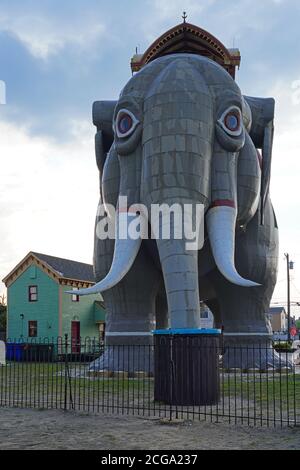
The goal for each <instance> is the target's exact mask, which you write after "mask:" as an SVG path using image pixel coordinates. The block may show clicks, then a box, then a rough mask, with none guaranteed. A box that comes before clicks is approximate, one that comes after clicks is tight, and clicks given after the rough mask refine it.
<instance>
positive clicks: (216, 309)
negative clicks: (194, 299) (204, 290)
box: [205, 299, 223, 329]
mask: <svg viewBox="0 0 300 470" xmlns="http://www.w3.org/2000/svg"><path fill="white" fill-rule="evenodd" d="M205 303H206V305H207V306H208V308H209V309H210V310H211V312H212V314H213V316H214V326H215V328H219V329H221V328H222V326H223V324H222V316H221V309H220V304H219V302H218V299H210V300H206V301H205Z"/></svg>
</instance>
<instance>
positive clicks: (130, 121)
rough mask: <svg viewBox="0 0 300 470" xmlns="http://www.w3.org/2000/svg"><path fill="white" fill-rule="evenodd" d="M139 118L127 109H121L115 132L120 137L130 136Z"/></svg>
mask: <svg viewBox="0 0 300 470" xmlns="http://www.w3.org/2000/svg"><path fill="white" fill-rule="evenodd" d="M138 123H139V120H138V119H137V118H136V117H135V116H134V114H132V112H131V111H128V110H127V109H120V111H119V112H118V114H117V117H116V124H115V132H116V134H117V136H118V137H119V138H121V139H122V138H124V137H128V136H129V135H130V134H132V133H133V131H134V129H135V128H136V126H137V125H138Z"/></svg>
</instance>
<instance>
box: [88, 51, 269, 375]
mask: <svg viewBox="0 0 300 470" xmlns="http://www.w3.org/2000/svg"><path fill="white" fill-rule="evenodd" d="M245 100H246V101H247V103H248V106H247V103H245ZM101 103H102V104H101V105H100V108H99V110H100V112H99V113H97V112H94V115H96V116H97V117H96V119H94V122H95V123H96V125H97V129H98V133H99V132H100V133H101V132H108V128H109V126H108V125H107V116H112V115H113V116H114V117H113V118H112V120H114V119H115V117H116V114H117V112H118V109H122V108H124V107H125V108H126V109H129V110H130V111H132V112H134V114H135V115H136V117H137V118H138V119H139V121H140V125H139V133H140V134H139V136H137V135H133V136H131V137H129V139H128V140H127V141H126V142H124V141H121V140H120V139H119V138H118V137H117V136H116V135H115V136H114V142H113V145H112V147H111V148H110V150H109V151H108V153H107V155H106V152H105V149H103V147H102V148H100V149H99V148H98V149H97V151H96V153H97V152H98V155H99V154H100V156H101V158H99V157H98V159H97V161H100V164H99V163H98V167H99V170H100V171H101V173H102V177H101V195H100V202H102V201H105V202H106V203H110V204H113V205H116V202H117V198H118V196H119V194H121V195H127V196H128V198H129V204H132V203H139V202H142V203H145V204H146V205H147V206H149V205H150V204H151V203H153V202H157V203H163V202H167V203H174V202H181V203H183V202H191V203H193V204H194V203H196V202H199V203H203V204H204V205H205V207H206V210H208V209H209V207H210V204H211V203H212V202H213V201H215V200H218V199H221V200H223V199H226V200H227V199H229V200H233V201H235V203H236V206H237V210H238V215H237V224H236V239H235V243H236V249H235V262H236V267H237V270H238V272H239V273H240V274H241V275H242V276H244V277H246V278H248V279H252V280H254V281H256V282H259V283H261V284H262V285H261V286H260V287H251V288H247V287H240V286H237V285H234V284H232V283H230V282H228V281H227V280H226V279H225V278H224V276H223V275H222V274H220V272H219V271H218V269H217V268H216V265H215V262H214V259H213V256H212V253H211V248H210V243H209V240H208V238H207V239H206V241H205V244H204V246H203V248H202V250H200V251H199V252H190V254H189V256H188V257H186V259H185V261H184V263H183V264H182V266H180V264H178V263H179V259H180V256H179V255H180V254H181V253H182V252H183V244H182V243H178V241H174V240H171V241H169V242H166V241H160V242H155V241H153V240H149V241H143V243H142V246H141V249H140V252H139V254H138V256H137V258H136V260H135V262H134V264H133V266H132V268H131V269H130V271H129V272H128V274H127V275H126V276H125V277H124V278H123V280H122V281H121V282H120V283H119V284H118V285H116V286H115V287H113V288H112V289H110V290H108V291H105V292H103V298H104V301H105V305H106V311H107V329H106V331H107V333H108V335H107V337H106V342H107V344H124V345H126V344H128V345H130V344H151V343H152V337H151V335H150V334H147V332H148V333H150V331H151V330H152V329H153V328H154V327H155V320H156V319H157V322H158V324H159V325H164V326H168V325H169V321H170V316H172V317H173V318H175V320H176V321H177V320H178V321H179V323H180V316H181V315H182V312H185V313H186V312H187V311H188V310H190V312H191V317H190V318H191V325H192V324H194V322H195V321H197V318H196V317H197V315H198V308H197V305H196V303H197V301H198V300H199V298H201V299H202V300H205V301H206V302H207V303H208V305H209V306H210V307H211V309H212V311H213V313H214V316H215V321H216V326H218V327H219V326H223V327H224V331H225V333H226V332H227V333H228V335H227V336H226V343H228V344H250V343H251V344H252V345H253V344H256V343H261V342H266V343H267V344H269V343H270V336H269V335H270V333H271V331H270V326H269V321H268V319H267V318H266V315H265V312H267V311H268V307H269V303H270V299H271V296H272V292H273V289H274V286H275V283H276V276H277V260H278V233H277V232H278V229H277V227H276V226H275V225H276V223H275V218H274V212H273V208H272V206H271V202H270V199H269V194H268V187H269V179H270V171H269V169H270V158H271V148H268V149H267V151H265V156H267V157H268V158H269V162H268V161H267V162H265V164H266V167H267V168H268V169H267V170H266V171H265V172H263V178H262V176H261V169H260V165H259V160H258V157H257V151H256V148H255V145H254V143H253V140H252V138H251V137H252V136H253V138H254V140H255V142H256V145H257V146H258V145H259V146H260V148H261V147H262V146H263V145H265V146H268V145H269V147H270V145H271V144H270V139H268V141H267V143H266V138H265V134H264V127H263V124H262V123H265V122H266V121H267V125H268V126H269V127H270V123H272V116H271V115H270V116H269V114H270V113H269V111H267V112H265V111H264V109H263V102H262V100H260V99H257V101H256V99H252V98H249V97H246V98H245V99H244V98H243V96H242V94H241V92H240V90H239V88H238V86H237V84H236V83H235V82H234V81H233V79H232V78H231V77H230V75H229V74H228V73H227V72H226V71H225V70H224V69H223V68H222V67H220V66H219V65H217V64H215V63H214V62H212V61H210V60H209V59H206V58H204V57H199V56H195V55H191V54H174V55H172V56H165V57H162V58H159V59H156V60H155V61H153V62H151V63H149V64H148V65H147V66H146V67H144V68H143V69H142V70H141V71H140V72H139V73H137V74H136V75H134V76H133V77H132V78H131V79H130V80H129V82H128V84H127V85H126V86H125V88H124V89H123V90H122V92H121V95H120V98H119V100H118V102H116V103H115V102H113V104H112V103H111V102H107V104H106V105H105V104H103V103H105V102H101ZM230 105H238V106H239V107H240V108H241V110H242V113H243V115H244V122H245V127H246V128H247V127H249V119H248V118H247V117H246V116H248V117H249V108H250V109H254V108H255V105H256V108H259V107H261V108H259V110H258V111H254V112H253V113H252V119H253V123H252V128H251V129H253V131H251V130H250V127H249V130H250V135H249V133H248V131H247V129H246V128H245V129H244V130H243V138H241V139H240V144H239V145H236V144H234V145H236V148H235V147H234V149H232V148H231V147H232V145H233V144H232V142H231V141H230V142H229V143H228V142H227V141H226V142H224V136H223V137H222V136H220V135H218V132H219V131H218V132H217V131H216V120H217V118H218V116H220V114H221V112H222V110H224V109H226V107H227V106H230ZM98 106H99V105H98ZM268 106H269V105H268ZM268 106H267V108H268ZM101 108H102V109H101ZM112 108H114V112H113V113H112ZM264 112H265V114H267V117H266V119H265V120H263V118H261V116H262V114H264ZM102 114H103V115H104V118H102V117H101V116H102ZM271 114H272V113H271ZM101 123H103V124H101ZM251 132H252V133H251ZM225 140H226V138H225ZM264 141H265V143H264ZM261 143H262V145H261ZM97 145H98V146H100V147H101V145H102V146H103V145H104V144H103V142H102V141H101V138H99V139H98V140H97V141H96V146H97ZM103 155H104V158H103ZM104 161H105V163H104ZM101 162H102V163H101ZM261 197H264V198H265V203H264V205H262V204H260V205H259V206H258V208H257V205H256V203H257V199H258V198H261ZM262 212H263V213H262ZM97 220H98V219H96V222H97ZM262 222H263V223H262ZM113 250H114V241H112V240H106V241H101V240H99V239H98V238H97V236H95V246H94V268H95V274H96V279H97V281H99V280H101V279H103V278H104V277H105V276H106V274H107V273H108V271H109V268H110V266H111V261H112V257H113ZM168 250H169V251H168ZM167 255H168V256H167ZM170 255H171V256H170ZM178 268H179V269H178ZM181 268H182V269H181ZM178 271H182V273H181V275H179V276H178ZM198 285H199V286H198ZM167 305H168V308H167ZM174 305H178V309H177V311H176V308H175V309H174ZM168 311H169V313H168ZM199 313H200V310H199ZM176 315H177V316H178V318H177V317H176ZM187 317H188V315H187ZM176 318H177V319H176ZM186 326H189V325H186ZM114 332H115V334H114ZM135 332H136V333H137V334H136V336H135V335H134V333H135ZM126 333H130V334H128V335H126ZM141 333H142V334H141ZM229 333H232V335H229ZM254 333H257V336H255V334H254ZM101 361H102V362H101V363H100V362H99V363H98V365H97V367H100V368H103V367H108V366H111V365H112V364H109V362H111V361H112V359H108V358H106V357H105V356H104V357H103V359H102V360H101ZM234 361H236V362H235V364H233V362H234ZM246 362H247V361H246V359H245V360H244V359H241V360H239V359H237V358H235V359H234V360H233V359H232V358H230V359H229V360H228V364H229V365H230V366H233V365H234V366H237V367H238V366H244V365H246ZM265 362H268V353H266V357H265ZM252 366H253V364H252Z"/></svg>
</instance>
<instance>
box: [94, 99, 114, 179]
mask: <svg viewBox="0 0 300 470" xmlns="http://www.w3.org/2000/svg"><path fill="white" fill-rule="evenodd" d="M116 104H117V101H95V102H94V103H93V124H94V125H95V126H96V127H97V133H96V135H95V152H96V162H97V166H98V169H99V172H100V178H101V174H102V170H103V167H104V163H105V159H106V156H107V153H108V152H109V150H110V148H111V146H112V143H113V140H114V132H113V128H112V122H113V115H114V110H115V107H116Z"/></svg>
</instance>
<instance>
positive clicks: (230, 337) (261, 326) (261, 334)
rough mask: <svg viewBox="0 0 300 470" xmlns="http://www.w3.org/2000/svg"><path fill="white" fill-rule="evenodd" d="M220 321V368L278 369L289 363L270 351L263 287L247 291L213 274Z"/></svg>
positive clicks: (268, 324)
mask: <svg viewBox="0 0 300 470" xmlns="http://www.w3.org/2000/svg"><path fill="white" fill-rule="evenodd" d="M214 277H215V282H216V285H217V292H218V303H219V305H220V313H221V317H222V326H223V334H224V347H225V354H224V356H223V367H224V368H226V369H227V368H241V369H245V370H246V369H252V368H257V369H260V370H265V369H267V368H272V367H275V368H280V367H283V366H289V363H287V361H285V360H284V358H283V357H282V358H280V357H279V355H278V354H277V353H276V352H275V351H274V349H273V347H272V330H271V325H270V321H269V319H268V318H267V315H266V312H267V311H268V308H269V302H270V292H269V291H268V290H266V289H265V287H263V286H262V287H256V288H252V289H247V288H243V287H239V286H235V285H233V284H231V283H229V282H227V281H226V280H225V279H224V278H222V276H221V275H220V274H219V273H215V274H214Z"/></svg>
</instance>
